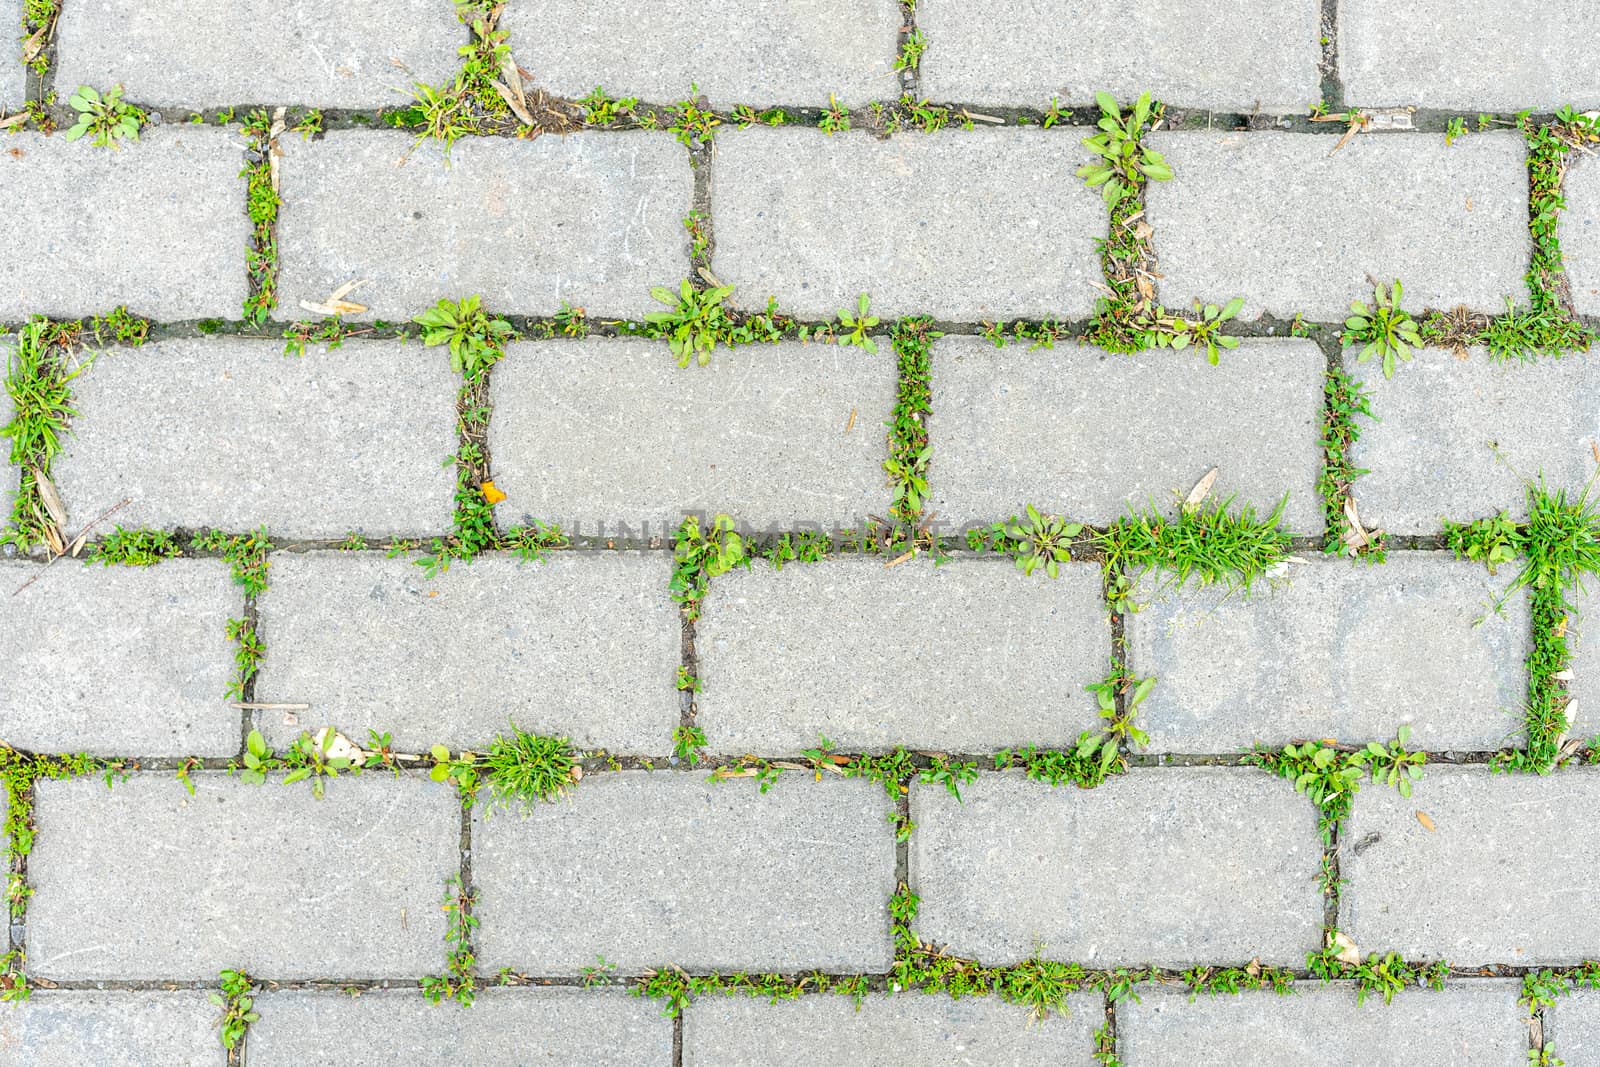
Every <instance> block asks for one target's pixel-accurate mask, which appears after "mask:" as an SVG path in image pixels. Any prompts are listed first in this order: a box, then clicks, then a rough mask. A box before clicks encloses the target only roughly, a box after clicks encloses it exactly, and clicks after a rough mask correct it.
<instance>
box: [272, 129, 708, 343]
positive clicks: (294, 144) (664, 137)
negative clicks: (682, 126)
mask: <svg viewBox="0 0 1600 1067" xmlns="http://www.w3.org/2000/svg"><path fill="white" fill-rule="evenodd" d="M282 145H283V166H282V172H281V173H282V184H281V192H282V195H283V207H282V209H281V211H280V212H279V215H278V247H279V249H280V252H281V258H282V267H281V273H280V274H279V283H280V286H281V292H282V296H281V304H282V307H283V308H284V310H285V311H286V312H287V313H289V314H294V315H299V314H302V312H301V311H300V310H299V307H300V302H301V301H312V302H320V301H322V300H324V299H326V298H327V296H328V294H329V293H331V292H333V291H334V290H335V289H337V288H338V287H340V286H341V285H344V284H345V283H347V282H353V281H357V280H360V279H365V280H366V281H367V284H366V285H365V286H363V287H362V288H361V289H359V290H357V291H356V293H355V294H354V296H355V299H357V300H359V301H360V302H361V303H362V304H365V305H368V306H369V307H370V308H371V310H370V311H369V312H366V313H364V314H362V315H353V316H349V317H350V318H355V319H367V318H374V317H376V318H380V319H387V320H389V321H391V322H393V321H396V320H405V319H409V318H411V317H412V316H413V315H416V314H417V313H419V312H421V311H424V310H426V309H427V308H431V307H433V306H434V304H435V303H437V302H438V301H439V300H441V299H446V298H448V299H451V300H459V299H461V298H463V297H467V296H471V295H473V294H475V293H476V294H478V295H480V296H482V298H483V307H484V308H485V309H486V310H488V311H490V312H493V313H497V314H521V315H541V314H553V313H554V312H556V311H559V310H560V309H561V306H562V304H563V303H564V302H565V303H570V304H572V305H573V306H575V307H584V308H587V310H588V311H589V312H590V313H591V314H592V315H593V316H594V317H596V318H604V317H607V316H618V315H626V316H635V317H637V316H641V315H643V314H644V313H645V312H648V311H657V310H660V308H661V306H660V305H659V304H658V303H657V302H656V301H654V300H652V299H651V297H650V288H651V286H656V285H676V284H677V283H678V281H679V280H680V279H681V278H683V276H684V275H685V274H686V273H687V271H688V268H689V262H688V242H687V240H686V238H685V236H684V230H683V218H684V216H685V215H687V214H688V212H689V207H690V192H691V186H692V179H691V176H690V172H689V156H688V153H687V152H685V150H684V148H683V146H682V145H680V144H678V142H677V141H676V140H675V139H674V138H673V136H672V135H671V134H669V133H666V132H659V133H638V134H632V135H629V136H626V137H618V136H615V135H612V134H607V133H575V134H571V135H568V136H565V137H538V138H535V139H533V140H518V139H513V138H505V137H482V138H471V137H469V138H464V139H462V140H461V141H459V142H457V143H456V145H455V147H454V148H452V149H451V151H450V156H449V159H448V160H446V159H444V158H443V157H442V153H441V150H440V149H439V147H438V146H437V145H436V144H435V143H433V142H426V143H423V144H420V145H419V144H417V143H416V138H414V137H413V136H411V135H410V134H407V133H404V132H401V131H393V132H388V131H369V130H340V131H335V132H333V133H330V134H328V136H327V137H326V138H324V139H322V140H316V141H302V140H301V139H299V138H293V137H290V138H285V139H284V140H283V142H282Z"/></svg>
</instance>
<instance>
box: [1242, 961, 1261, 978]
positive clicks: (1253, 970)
mask: <svg viewBox="0 0 1600 1067" xmlns="http://www.w3.org/2000/svg"><path fill="white" fill-rule="evenodd" d="M1244 973H1245V974H1248V975H1249V976H1250V977H1251V978H1255V977H1257V976H1259V975H1260V974H1261V957H1260V956H1257V957H1256V958H1255V959H1253V960H1251V961H1250V962H1249V963H1247V964H1245V965H1244Z"/></svg>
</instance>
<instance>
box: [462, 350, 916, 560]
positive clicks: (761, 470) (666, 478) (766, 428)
mask: <svg viewBox="0 0 1600 1067" xmlns="http://www.w3.org/2000/svg"><path fill="white" fill-rule="evenodd" d="M895 385H896V377H895V365H894V357H893V356H892V355H891V354H890V353H889V351H888V346H887V344H884V345H883V346H882V348H881V349H880V351H879V352H878V353H877V354H876V355H871V354H868V353H865V352H862V351H861V350H860V349H857V348H841V347H838V346H833V345H801V344H798V343H794V342H784V343H782V344H779V345H774V346H768V345H758V346H754V347H750V348H741V349H738V350H736V351H730V350H728V349H721V350H719V351H718V352H717V353H716V354H715V355H714V356H713V357H712V360H711V363H710V364H709V365H707V366H705V367H700V366H693V365H692V366H690V367H687V368H680V367H679V366H678V363H677V359H676V357H674V356H673V355H672V353H671V352H670V351H668V349H667V346H666V343H665V342H660V341H625V340H612V339H606V338H590V339H588V340H585V341H539V342H533V343H530V344H522V345H514V346H512V348H511V349H510V351H509V352H508V353H507V358H506V359H505V360H504V361H502V362H501V363H500V364H498V365H497V366H496V367H495V371H494V375H493V377H492V378H491V386H490V389H491V393H492V395H493V400H494V418H493V420H492V421H491V422H490V424H489V448H490V455H492V456H493V457H494V480H495V485H496V486H497V487H498V488H499V489H500V490H501V491H502V492H504V493H506V494H507V500H506V501H505V503H503V504H501V505H500V509H499V513H500V516H501V521H502V522H506V521H526V520H528V519H534V518H536V519H540V520H542V521H545V522H549V521H559V522H560V523H561V525H562V528H563V529H568V530H575V531H581V532H583V533H586V534H592V533H599V532H600V531H599V527H600V525H601V524H602V523H603V524H604V525H605V527H606V529H607V530H608V531H615V530H617V529H618V528H619V527H627V528H628V529H629V530H630V531H632V532H634V533H635V534H637V535H639V536H645V537H663V538H664V537H670V536H671V534H672V532H673V531H674V530H676V529H677V526H678V523H679V522H680V521H681V520H682V518H683V516H684V514H685V513H688V512H699V513H703V514H717V513H719V512H720V513H726V514H729V515H733V516H735V517H737V518H738V519H739V520H740V521H741V522H746V523H749V524H750V525H752V526H753V527H755V528H756V529H783V530H794V529H799V528H802V527H803V526H804V525H805V524H811V525H812V526H813V527H815V528H825V529H832V528H836V527H838V528H853V529H864V528H865V527H866V525H867V520H868V517H869V516H872V515H887V514H888V509H889V489H888V483H887V481H886V479H885V476H884V473H883V461H884V460H885V459H886V458H887V457H888V446H887V445H886V443H885V439H884V429H883V427H884V423H885V422H887V421H889V420H890V419H891V418H892V415H893V411H894V402H895Z"/></svg>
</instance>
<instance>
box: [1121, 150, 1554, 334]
mask: <svg viewBox="0 0 1600 1067" xmlns="http://www.w3.org/2000/svg"><path fill="white" fill-rule="evenodd" d="M1336 142H1337V139H1336V138H1333V139H1330V138H1329V137H1328V136H1326V135H1322V134H1302V133H1277V132H1251V133H1238V132H1234V133H1211V132H1174V133H1157V134H1153V135H1151V136H1150V137H1149V138H1148V139H1147V143H1148V144H1149V145H1150V147H1152V148H1154V149H1156V150H1157V151H1160V152H1163V153H1165V154H1166V156H1167V159H1168V162H1170V163H1171V164H1172V169H1173V172H1174V174H1175V175H1176V177H1175V178H1174V179H1173V180H1172V181H1170V182H1154V183H1152V184H1151V185H1150V188H1149V193H1148V196H1147V203H1148V205H1149V208H1148V219H1149V221H1150V224H1151V225H1152V226H1154V227H1155V236H1154V237H1153V238H1152V241H1153V243H1154V245H1155V250H1156V254H1157V255H1158V256H1160V257H1161V273H1162V274H1163V275H1164V277H1163V279H1162V280H1161V281H1160V282H1158V283H1157V295H1158V296H1159V297H1160V298H1161V300H1162V302H1163V303H1165V304H1166V305H1167V306H1168V307H1188V306H1189V305H1190V304H1191V302H1192V301H1194V300H1195V299H1197V298H1198V299H1201V300H1207V301H1215V302H1218V303H1220V302H1222V301H1225V300H1231V299H1233V298H1234V297H1236V296H1240V297H1243V298H1244V301H1245V304H1244V311H1243V316H1244V317H1246V318H1255V317H1257V316H1259V315H1260V314H1261V313H1262V312H1263V311H1267V312H1271V313H1273V314H1276V315H1279V316H1282V317H1284V318H1289V317H1291V316H1293V315H1295V314H1296V313H1304V314H1306V315H1307V316H1309V317H1310V318H1312V319H1315V320H1318V321H1323V322H1333V321H1337V322H1343V321H1344V319H1345V317H1346V316H1347V315H1348V314H1349V307H1350V301H1352V300H1357V299H1359V300H1362V301H1364V302H1366V303H1368V304H1370V303H1371V302H1372V288H1373V283H1372V282H1371V281H1368V276H1369V275H1370V276H1371V277H1372V278H1375V279H1377V280H1379V281H1381V282H1383V283H1385V284H1387V283H1388V282H1390V281H1392V280H1394V279H1396V278H1398V279H1400V281H1401V282H1402V283H1404V287H1403V293H1402V304H1403V306H1404V307H1406V308H1407V309H1409V310H1411V311H1413V312H1420V311H1421V310H1422V309H1423V308H1425V307H1436V308H1455V307H1457V306H1460V305H1465V306H1467V307H1469V308H1471V309H1472V310H1474V311H1485V312H1501V311H1504V310H1505V302H1506V298H1507V297H1513V298H1515V299H1516V301H1517V302H1518V303H1526V302H1527V286H1526V285H1525V283H1524V282H1523V275H1524V274H1525V273H1526V272H1527V269H1528V255H1529V248H1528V175H1527V170H1526V166H1525V156H1526V152H1525V150H1524V147H1523V142H1522V138H1521V137H1520V136H1519V135H1517V134H1515V133H1510V132H1507V133H1485V134H1474V135H1473V136H1471V137H1468V138H1467V139H1465V140H1461V141H1457V142H1456V143H1455V144H1454V145H1452V146H1449V147H1446V146H1445V143H1444V138H1443V137H1438V136H1428V135H1422V134H1392V135H1384V134H1368V135H1366V136H1362V137H1356V138H1353V139H1352V140H1351V141H1350V142H1349V143H1348V144H1346V145H1345V146H1344V147H1343V148H1341V149H1340V150H1339V151H1337V152H1332V153H1331V154H1330V150H1331V149H1332V148H1333V146H1334V144H1335V143H1336Z"/></svg>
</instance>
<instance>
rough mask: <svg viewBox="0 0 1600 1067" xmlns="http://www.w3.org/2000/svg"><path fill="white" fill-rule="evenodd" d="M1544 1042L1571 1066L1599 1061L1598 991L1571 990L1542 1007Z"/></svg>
mask: <svg viewBox="0 0 1600 1067" xmlns="http://www.w3.org/2000/svg"><path fill="white" fill-rule="evenodd" d="M1544 1041H1545V1044H1546V1045H1547V1046H1551V1047H1552V1049H1553V1051H1554V1052H1555V1054H1556V1055H1557V1056H1560V1057H1561V1058H1562V1059H1563V1060H1565V1061H1566V1062H1567V1063H1570V1064H1572V1067H1578V1065H1579V1064H1590V1063H1600V992H1597V991H1595V990H1593V989H1578V990H1574V991H1573V992H1571V993H1568V994H1567V995H1566V996H1564V997H1562V998H1561V1000H1560V1002H1559V1003H1557V1004H1556V1006H1555V1007H1553V1008H1545V1009H1544Z"/></svg>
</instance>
